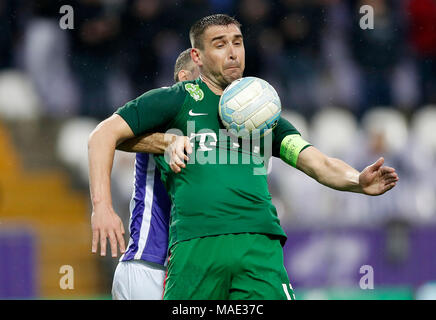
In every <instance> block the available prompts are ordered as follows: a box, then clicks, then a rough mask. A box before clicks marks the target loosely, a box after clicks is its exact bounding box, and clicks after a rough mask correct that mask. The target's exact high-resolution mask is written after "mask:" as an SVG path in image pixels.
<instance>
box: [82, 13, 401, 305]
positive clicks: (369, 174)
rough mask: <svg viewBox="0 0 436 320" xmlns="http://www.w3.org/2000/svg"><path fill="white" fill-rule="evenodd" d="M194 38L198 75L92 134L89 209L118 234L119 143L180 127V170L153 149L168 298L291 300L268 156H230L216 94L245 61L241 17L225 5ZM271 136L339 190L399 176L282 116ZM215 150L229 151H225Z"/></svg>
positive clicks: (131, 106) (376, 189)
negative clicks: (354, 158) (115, 164)
mask: <svg viewBox="0 0 436 320" xmlns="http://www.w3.org/2000/svg"><path fill="white" fill-rule="evenodd" d="M190 40H191V44H192V49H191V57H192V60H193V61H194V62H195V63H196V64H197V65H198V66H199V68H200V74H201V76H200V78H199V79H196V80H194V81H186V82H181V83H178V84H176V85H174V86H172V87H171V88H160V89H154V90H151V91H149V92H146V93H145V94H143V95H142V96H140V97H138V98H137V99H135V100H132V101H130V102H128V103H127V104H126V105H125V106H124V107H122V108H120V109H119V110H118V111H117V112H116V113H115V114H114V115H113V116H111V117H110V118H108V119H106V120H105V121H103V122H102V123H101V124H99V126H98V127H97V129H96V130H95V131H94V132H93V133H92V134H91V136H90V139H89V164H90V189H91V198H92V203H93V209H94V210H93V214H94V216H96V217H98V219H99V221H100V226H99V228H100V230H105V234H109V236H110V238H112V241H111V242H114V241H116V239H117V238H118V237H119V236H118V234H119V232H120V231H119V229H120V226H119V224H118V223H117V220H116V214H115V213H114V211H113V209H112V205H111V194H110V172H111V167H112V161H113V155H114V150H115V147H116V146H117V145H118V144H119V143H121V142H123V141H125V140H126V139H130V138H132V137H135V136H140V135H142V134H144V133H150V132H166V131H168V130H169V129H177V130H178V131H179V133H180V134H182V135H184V136H188V138H190V141H191V143H192V153H191V154H190V155H189V157H190V159H189V160H188V161H187V164H186V165H184V164H183V165H180V167H181V168H182V170H181V171H180V172H179V173H175V172H173V171H172V168H171V167H170V165H169V164H168V163H167V161H166V159H165V157H164V155H160V156H156V163H157V166H158V167H159V169H160V171H161V179H162V181H163V182H164V184H165V187H166V189H167V191H168V194H169V196H170V199H171V202H172V208H171V221H170V235H169V238H170V239H169V253H170V259H169V264H168V274H167V278H166V286H165V293H164V299H242V300H243V299H292V298H293V292H292V287H291V286H290V284H289V279H288V276H287V273H286V270H285V268H284V265H283V251H282V245H283V244H284V242H285V240H286V235H285V233H284V231H283V229H282V228H281V226H280V222H279V219H278V218H277V212H276V209H275V207H274V206H273V205H272V203H271V196H270V194H269V191H268V185H267V179H266V176H265V175H259V174H254V172H255V171H256V169H259V168H261V167H263V164H262V163H259V161H256V156H257V155H256V154H255V153H256V152H255V151H250V156H251V157H250V159H249V161H248V162H246V163H240V162H237V163H232V162H231V161H230V162H229V161H228V160H229V159H228V158H229V154H230V155H231V154H234V152H236V153H237V154H240V153H243V151H244V150H242V148H240V146H239V145H238V144H236V145H235V143H232V142H231V141H229V140H228V139H224V138H223V136H222V134H221V132H222V131H220V130H221V129H223V125H222V123H221V121H220V119H219V116H218V102H219V99H220V95H221V94H222V92H223V90H224V89H225V88H226V86H227V85H228V84H230V83H231V82H232V81H234V80H236V79H238V78H240V77H242V75H243V71H244V67H245V50H244V43H243V36H242V33H241V30H240V24H239V22H238V21H236V20H235V19H234V18H231V17H229V16H227V15H222V14H217V15H212V16H208V17H204V18H202V19H200V20H199V21H198V22H196V23H195V24H194V25H193V26H192V28H191V30H190ZM269 138H270V139H271V141H272V146H271V148H272V155H273V156H276V157H280V158H281V159H282V160H283V161H285V162H286V163H288V164H290V165H291V166H294V167H296V168H298V169H299V170H302V171H303V172H305V173H306V174H307V175H309V176H310V177H312V178H314V179H315V180H317V181H318V182H320V183H322V184H324V185H326V186H329V187H331V188H334V189H338V190H344V191H352V192H360V193H364V194H368V195H380V194H383V193H384V192H386V191H388V190H389V189H391V188H393V187H394V186H395V184H396V182H397V180H398V176H397V174H396V173H395V169H393V168H390V167H385V166H383V159H382V158H380V159H379V160H377V161H376V162H375V163H374V164H372V165H370V166H368V167H367V168H365V169H364V170H363V171H362V172H358V171H357V170H355V169H353V168H352V167H350V166H349V165H347V164H346V163H344V162H343V161H341V160H339V159H333V158H330V157H328V156H326V155H324V154H323V153H322V152H320V151H319V150H317V149H316V148H315V147H313V146H312V145H310V144H309V143H307V142H306V141H304V140H303V139H302V138H301V136H300V135H299V133H298V131H297V130H296V129H295V128H294V127H293V126H292V125H291V124H290V123H289V122H288V121H286V120H285V119H283V118H280V119H279V122H278V125H277V126H276V128H275V129H274V131H273V132H272V133H271V134H270V135H269ZM265 139H266V138H265ZM186 149H187V150H189V147H187V148H186ZM218 149H219V150H226V151H228V153H226V154H225V156H224V157H221V155H222V153H220V152H217V150H218ZM235 149H236V151H235ZM189 151H190V150H189ZM189 151H188V153H189ZM185 159H186V158H185ZM193 159H195V161H192V160H193ZM115 245H116V244H115Z"/></svg>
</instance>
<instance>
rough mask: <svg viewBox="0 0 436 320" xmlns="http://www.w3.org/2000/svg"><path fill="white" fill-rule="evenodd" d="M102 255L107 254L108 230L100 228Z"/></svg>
mask: <svg viewBox="0 0 436 320" xmlns="http://www.w3.org/2000/svg"><path fill="white" fill-rule="evenodd" d="M100 255H101V256H102V257H104V256H105V255H106V232H104V231H103V230H100Z"/></svg>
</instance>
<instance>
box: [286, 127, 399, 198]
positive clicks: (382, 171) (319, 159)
mask: <svg viewBox="0 0 436 320" xmlns="http://www.w3.org/2000/svg"><path fill="white" fill-rule="evenodd" d="M280 157H281V158H282V160H284V161H285V162H287V163H288V164H291V165H292V166H294V167H296V168H297V169H299V170H301V171H303V172H304V173H306V174H307V175H308V176H310V177H312V178H313V179H315V180H316V181H318V182H319V183H321V184H323V185H325V186H327V187H330V188H333V189H336V190H341V191H351V192H358V193H364V194H367V195H373V196H375V195H381V194H383V193H385V192H386V191H388V190H390V189H392V188H393V187H394V186H395V185H396V182H397V181H398V175H397V173H396V172H395V169H394V168H391V167H386V166H383V163H384V159H383V158H380V159H378V160H377V161H376V162H375V163H373V164H372V165H370V166H368V167H366V168H365V169H364V170H363V171H362V172H359V171H357V170H356V169H354V168H353V167H351V166H350V165H348V164H347V163H345V162H344V161H342V160H340V159H336V158H331V157H328V156H326V155H325V154H323V153H322V152H321V151H319V150H318V149H316V148H315V147H313V146H310V145H308V143H307V142H306V141H304V140H303V139H302V138H301V137H300V136H299V135H290V136H287V137H286V138H285V139H283V141H282V145H281V150H280Z"/></svg>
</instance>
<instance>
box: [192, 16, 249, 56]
mask: <svg viewBox="0 0 436 320" xmlns="http://www.w3.org/2000/svg"><path fill="white" fill-rule="evenodd" d="M231 24H234V25H236V26H237V27H238V28H241V24H240V23H239V21H238V20H236V19H235V18H233V17H230V16H228V15H226V14H213V15H211V16H207V17H203V18H201V19H200V20H198V21H197V22H195V23H194V24H193V25H192V27H191V29H190V30H189V39H190V40H191V46H192V47H193V48H198V49H203V48H204V44H203V34H204V31H205V30H206V29H207V28H209V27H211V26H228V25H231Z"/></svg>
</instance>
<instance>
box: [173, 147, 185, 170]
mask: <svg viewBox="0 0 436 320" xmlns="http://www.w3.org/2000/svg"><path fill="white" fill-rule="evenodd" d="M176 155H177V157H176V158H175V160H176V164H177V165H178V166H180V167H182V168H185V167H186V165H185V163H184V162H183V160H182V159H185V157H186V155H185V154H184V153H183V147H181V148H180V149H177V150H176Z"/></svg>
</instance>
